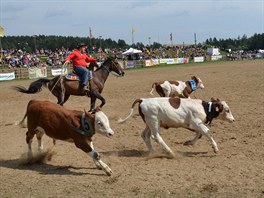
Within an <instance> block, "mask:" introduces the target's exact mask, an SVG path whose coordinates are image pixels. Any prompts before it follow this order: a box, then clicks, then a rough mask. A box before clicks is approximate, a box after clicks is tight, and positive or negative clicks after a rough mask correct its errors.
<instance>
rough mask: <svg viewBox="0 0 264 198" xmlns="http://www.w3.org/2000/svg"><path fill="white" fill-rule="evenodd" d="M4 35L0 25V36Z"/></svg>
mask: <svg viewBox="0 0 264 198" xmlns="http://www.w3.org/2000/svg"><path fill="white" fill-rule="evenodd" d="M3 36H4V28H3V27H2V26H1V25H0V37H3Z"/></svg>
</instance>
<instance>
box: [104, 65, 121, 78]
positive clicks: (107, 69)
mask: <svg viewBox="0 0 264 198" xmlns="http://www.w3.org/2000/svg"><path fill="white" fill-rule="evenodd" d="M111 64H112V66H114V67H116V63H115V62H113V61H111ZM102 67H103V68H104V69H105V70H106V71H107V72H108V73H111V71H110V70H109V68H107V67H106V66H104V65H102ZM112 74H113V73H112ZM113 75H114V76H117V77H119V76H121V74H118V75H115V74H113Z"/></svg>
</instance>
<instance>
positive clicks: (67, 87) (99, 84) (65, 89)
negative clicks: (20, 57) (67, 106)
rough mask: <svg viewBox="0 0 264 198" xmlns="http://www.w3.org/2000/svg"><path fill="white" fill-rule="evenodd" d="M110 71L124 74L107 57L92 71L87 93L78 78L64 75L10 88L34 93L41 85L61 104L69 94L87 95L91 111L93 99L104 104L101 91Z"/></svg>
mask: <svg viewBox="0 0 264 198" xmlns="http://www.w3.org/2000/svg"><path fill="white" fill-rule="evenodd" d="M91 64H92V63H91ZM95 64H96V63H95ZM91 66H93V65H91ZM111 71H113V72H115V73H116V74H117V76H124V74H125V73H124V71H123V69H122V67H121V66H120V64H119V63H118V62H117V61H116V60H114V59H113V58H111V57H110V58H107V59H106V60H105V61H104V62H103V63H102V65H101V67H99V68H97V69H96V71H94V72H93V79H92V80H91V81H90V91H89V92H88V93H84V92H83V90H82V89H81V88H80V86H79V84H80V83H79V81H78V80H67V79H66V77H65V76H56V77H55V78H53V79H47V78H41V79H39V80H36V81H34V82H32V83H31V84H30V85H29V88H28V89H26V88H25V87H22V86H13V87H12V88H13V89H14V90H16V91H18V92H21V93H26V94H35V93H38V92H40V91H41V89H42V86H44V87H48V88H49V90H50V91H51V92H52V94H53V95H54V96H55V97H56V98H57V100H58V102H57V103H58V104H60V105H62V106H63V104H64V103H65V102H66V101H67V100H68V99H69V97H70V95H75V96H88V97H90V98H91V104H90V111H93V110H94V109H95V101H96V99H97V98H98V99H99V100H101V105H100V107H102V106H104V104H105V99H104V97H103V96H102V95H101V93H102V91H103V89H104V84H105V81H106V80H107V78H108V75H109V73H110V72H111Z"/></svg>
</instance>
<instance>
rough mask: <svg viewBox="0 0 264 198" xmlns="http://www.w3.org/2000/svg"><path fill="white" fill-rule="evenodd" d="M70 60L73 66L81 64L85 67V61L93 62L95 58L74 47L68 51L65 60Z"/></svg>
mask: <svg viewBox="0 0 264 198" xmlns="http://www.w3.org/2000/svg"><path fill="white" fill-rule="evenodd" d="M67 60H72V64H73V67H76V66H82V67H85V68H86V67H87V63H90V62H94V61H95V59H94V58H91V57H89V56H87V54H85V53H81V52H80V51H79V50H77V49H75V50H74V51H73V52H72V53H70V54H69V55H68V56H67V57H66V58H65V61H67Z"/></svg>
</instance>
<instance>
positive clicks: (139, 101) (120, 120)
mask: <svg viewBox="0 0 264 198" xmlns="http://www.w3.org/2000/svg"><path fill="white" fill-rule="evenodd" d="M141 102H142V99H136V100H135V101H134V102H133V104H132V106H131V110H130V113H129V115H128V116H127V117H126V118H124V119H122V118H119V120H118V123H124V122H125V121H126V120H128V119H129V118H130V117H131V116H132V115H133V112H134V106H135V105H136V104H137V103H141Z"/></svg>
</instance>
